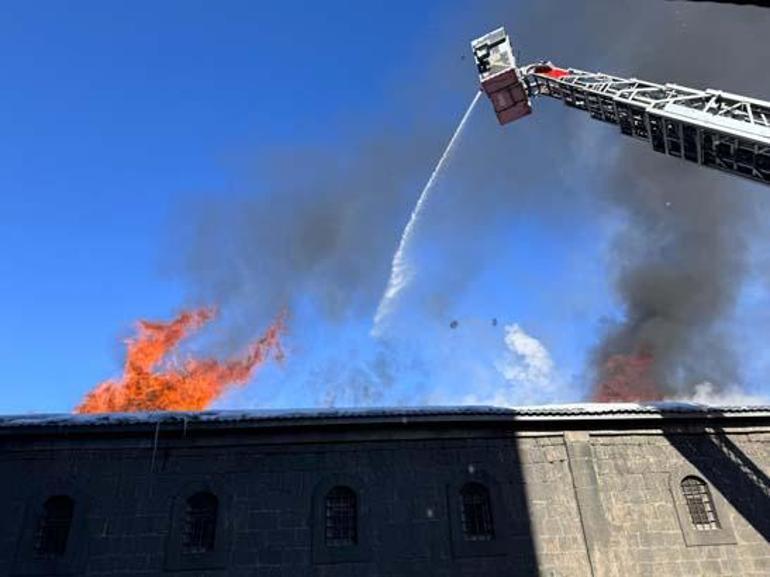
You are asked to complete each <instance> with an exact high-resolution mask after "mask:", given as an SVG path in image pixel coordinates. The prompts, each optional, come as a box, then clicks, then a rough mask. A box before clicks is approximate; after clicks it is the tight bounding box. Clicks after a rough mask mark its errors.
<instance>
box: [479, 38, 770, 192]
mask: <svg viewBox="0 0 770 577" xmlns="http://www.w3.org/2000/svg"><path fill="white" fill-rule="evenodd" d="M471 46H472V48H473V54H474V57H475V59H476V66H477V67H478V70H479V75H480V80H481V88H482V90H483V91H484V92H485V93H486V94H487V96H488V97H489V99H490V100H491V101H492V105H493V107H494V109H495V113H496V114H497V118H498V120H499V121H500V124H507V123H509V122H512V121H514V120H518V119H519V118H521V117H523V116H526V115H527V114H530V113H531V112H532V99H533V98H534V97H536V96H550V97H551V98H555V99H557V100H561V101H562V102H564V104H566V105H567V106H570V107H573V108H577V109H580V110H584V111H586V112H588V114H590V115H591V117H592V118H595V119H596V120H601V121H603V122H608V123H610V124H615V125H617V126H618V127H619V128H620V132H621V133H623V134H625V135H628V136H631V137H633V138H637V139H639V140H644V141H647V142H648V143H649V144H650V145H651V146H652V148H653V150H655V151H657V152H660V153H662V154H666V155H668V156H673V157H677V158H681V159H683V160H685V161H689V162H693V163H695V164H700V165H702V166H707V167H711V168H716V169H719V170H723V171H725V172H729V173H731V174H734V175H738V176H743V177H747V178H751V179H754V180H757V181H759V182H763V183H765V184H770V102H765V101H762V100H757V99H754V98H747V97H745V96H738V95H736V94H729V93H727V92H721V91H718V90H697V89H693V88H686V87H684V86H678V85H676V84H656V83H653V82H646V81H643V80H637V79H635V78H621V77H618V76H611V75H609V74H603V73H596V72H585V71H583V70H577V69H574V68H566V69H565V68H558V67H556V66H554V65H553V64H551V63H550V62H538V63H535V64H530V65H526V66H521V67H518V66H517V65H516V59H515V57H514V54H513V49H512V47H511V42H510V38H509V37H508V35H507V34H506V32H505V30H504V29H503V28H499V29H497V30H495V31H493V32H490V33H489V34H487V35H486V36H483V37H481V38H479V39H478V40H475V41H473V42H472V43H471Z"/></svg>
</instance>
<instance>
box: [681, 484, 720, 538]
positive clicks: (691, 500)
mask: <svg viewBox="0 0 770 577" xmlns="http://www.w3.org/2000/svg"><path fill="white" fill-rule="evenodd" d="M681 487H682V495H683V496H684V500H685V503H686V504H687V510H688V511H689V512H690V520H691V521H692V525H693V527H694V528H695V530H696V531H714V530H715V529H719V528H720V525H719V518H718V517H717V510H716V508H715V507H714V499H713V498H712V496H711V491H709V488H708V485H707V484H706V482H705V481H704V480H703V479H699V478H698V477H693V476H690V477H685V478H684V479H682V483H681Z"/></svg>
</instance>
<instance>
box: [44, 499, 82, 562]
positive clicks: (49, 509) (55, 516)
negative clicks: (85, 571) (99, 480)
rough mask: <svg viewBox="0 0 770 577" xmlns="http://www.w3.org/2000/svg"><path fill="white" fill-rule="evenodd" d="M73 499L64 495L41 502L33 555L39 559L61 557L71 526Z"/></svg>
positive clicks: (65, 547)
mask: <svg viewBox="0 0 770 577" xmlns="http://www.w3.org/2000/svg"><path fill="white" fill-rule="evenodd" d="M74 511H75V501H73V500H72V499H71V498H70V497H67V496H66V495H57V496H55V497H51V498H49V499H48V500H47V501H46V502H45V503H44V504H43V513H42V515H41V516H40V520H39V521H38V525H37V534H36V535H35V555H36V556H37V557H38V558H41V559H55V558H57V557H63V556H64V553H65V552H66V551H67V539H68V538H69V534H70V528H71V527H72V514H73V512H74Z"/></svg>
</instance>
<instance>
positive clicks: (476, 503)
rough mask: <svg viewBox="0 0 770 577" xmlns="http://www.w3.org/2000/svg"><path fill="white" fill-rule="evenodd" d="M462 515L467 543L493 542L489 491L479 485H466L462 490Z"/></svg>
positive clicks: (493, 530)
mask: <svg viewBox="0 0 770 577" xmlns="http://www.w3.org/2000/svg"><path fill="white" fill-rule="evenodd" d="M460 513H461V518H462V525H463V535H464V536H465V539H466V540H467V541H491V540H492V539H494V537H495V529H494V525H493V524H492V507H491V505H490V502H489V491H487V489H486V487H484V486H483V485H481V484H479V483H466V484H465V485H464V486H463V488H462V489H460Z"/></svg>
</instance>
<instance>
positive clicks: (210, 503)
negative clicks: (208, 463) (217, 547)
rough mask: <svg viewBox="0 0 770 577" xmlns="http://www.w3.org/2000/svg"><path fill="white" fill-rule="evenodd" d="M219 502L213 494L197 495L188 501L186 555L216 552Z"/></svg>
mask: <svg viewBox="0 0 770 577" xmlns="http://www.w3.org/2000/svg"><path fill="white" fill-rule="evenodd" d="M218 508H219V501H218V500H217V498H216V497H215V496H214V495H212V494H211V493H207V492H200V493H196V494H195V495H193V496H192V497H190V498H189V499H187V510H186V511H185V524H184V537H183V542H182V546H183V548H184V552H185V553H208V552H209V551H213V550H214V541H215V539H216V532H217V509H218Z"/></svg>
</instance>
